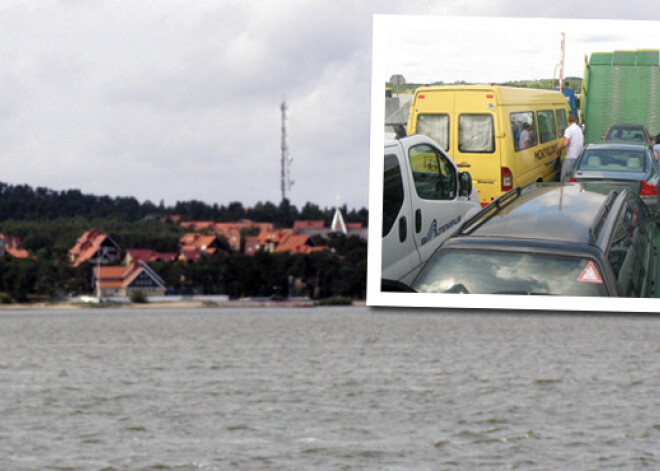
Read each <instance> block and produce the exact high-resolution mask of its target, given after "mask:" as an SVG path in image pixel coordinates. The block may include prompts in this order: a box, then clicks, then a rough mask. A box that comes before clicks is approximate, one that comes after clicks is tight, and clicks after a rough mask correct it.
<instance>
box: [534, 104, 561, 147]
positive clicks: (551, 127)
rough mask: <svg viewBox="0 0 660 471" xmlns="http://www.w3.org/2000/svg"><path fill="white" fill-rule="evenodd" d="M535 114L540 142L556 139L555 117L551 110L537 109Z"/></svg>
mask: <svg viewBox="0 0 660 471" xmlns="http://www.w3.org/2000/svg"><path fill="white" fill-rule="evenodd" d="M536 115H537V117H538V121H539V135H540V137H541V143H543V142H548V141H550V140H553V139H557V129H556V128H555V117H554V114H553V113H552V110H544V111H538V112H537V113H536Z"/></svg>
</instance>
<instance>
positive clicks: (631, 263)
mask: <svg viewBox="0 0 660 471" xmlns="http://www.w3.org/2000/svg"><path fill="white" fill-rule="evenodd" d="M638 222H639V221H638V215H636V214H635V210H634V209H633V208H632V207H631V206H630V204H628V203H626V204H625V205H624V207H623V208H622V210H621V212H620V213H619V218H618V221H617V224H616V226H615V229H614V233H613V235H612V241H611V243H610V247H609V249H608V252H607V258H608V260H609V262H610V264H611V265H612V270H613V271H614V274H615V276H616V279H617V284H618V285H619V289H620V291H621V293H622V294H623V295H624V296H627V297H641V295H642V287H643V285H644V277H645V275H646V273H645V269H644V267H643V263H638V261H639V252H638V241H639V239H640V238H643V235H642V234H641V232H642V231H641V230H640V225H639V224H638Z"/></svg>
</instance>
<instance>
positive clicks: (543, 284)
mask: <svg viewBox="0 0 660 471" xmlns="http://www.w3.org/2000/svg"><path fill="white" fill-rule="evenodd" d="M601 280H602V275H601V272H600V271H599V269H598V268H597V266H596V264H595V263H594V262H592V261H590V260H589V259H587V258H580V257H560V256H556V255H543V254H537V253H519V252H498V251H486V250H444V251H440V252H437V253H436V254H435V255H434V256H433V258H431V260H430V261H429V262H428V263H427V265H426V268H425V269H424V271H423V272H422V273H421V274H420V276H419V278H418V279H417V280H416V281H415V283H414V286H413V288H414V289H415V290H417V291H418V292H426V293H464V294H524V295H532V294H547V295H560V296H607V290H606V288H605V285H604V283H603V282H602V281H601Z"/></svg>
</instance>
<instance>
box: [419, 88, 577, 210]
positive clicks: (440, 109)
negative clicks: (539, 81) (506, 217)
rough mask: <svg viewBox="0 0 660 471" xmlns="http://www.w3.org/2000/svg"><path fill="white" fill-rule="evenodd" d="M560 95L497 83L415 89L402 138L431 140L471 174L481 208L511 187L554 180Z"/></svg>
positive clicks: (565, 108)
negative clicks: (404, 135) (405, 132)
mask: <svg viewBox="0 0 660 471" xmlns="http://www.w3.org/2000/svg"><path fill="white" fill-rule="evenodd" d="M568 113H569V105H568V101H567V100H566V98H565V97H564V95H562V93H561V92H559V91H556V90H539V89H531V88H516V87H504V86H497V85H446V86H445V85H441V86H429V87H420V88H418V89H417V90H416V92H415V96H414V98H413V101H412V104H411V108H410V116H409V118H408V130H407V132H408V134H409V135H411V134H425V135H427V136H429V137H431V138H432V139H433V140H435V141H436V142H437V143H438V145H439V146H440V147H442V148H443V149H444V150H445V151H446V152H447V153H448V154H449V156H450V157H451V158H452V160H453V161H454V162H455V163H456V164H457V165H458V167H459V168H460V169H461V170H462V171H467V172H469V173H470V175H471V176H472V182H473V185H474V187H475V188H476V189H477V192H478V194H479V200H480V201H481V205H482V206H486V205H487V204H489V203H490V202H491V201H493V200H494V199H496V198H497V197H499V196H500V195H501V194H502V193H504V192H506V191H508V190H510V189H511V188H513V187H514V186H523V185H526V184H528V183H532V182H540V181H556V180H558V179H559V173H560V170H561V160H560V159H559V158H558V157H557V148H558V144H559V143H560V142H561V141H562V139H563V135H564V129H565V128H566V125H567V122H568Z"/></svg>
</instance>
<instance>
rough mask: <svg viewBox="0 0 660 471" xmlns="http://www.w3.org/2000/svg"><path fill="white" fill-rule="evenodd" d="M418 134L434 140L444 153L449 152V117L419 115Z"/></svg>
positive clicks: (442, 115) (443, 115)
mask: <svg viewBox="0 0 660 471" xmlns="http://www.w3.org/2000/svg"><path fill="white" fill-rule="evenodd" d="M416 129H417V134H424V135H425V136H428V137H430V138H431V139H433V140H434V141H435V142H436V143H437V144H438V146H440V148H441V149H442V150H444V151H448V150H449V115H446V114H419V115H417V128H416Z"/></svg>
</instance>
